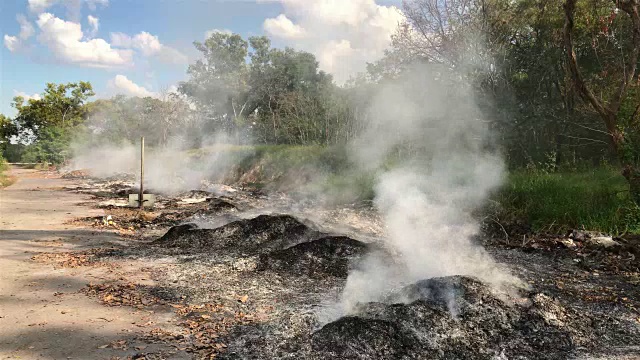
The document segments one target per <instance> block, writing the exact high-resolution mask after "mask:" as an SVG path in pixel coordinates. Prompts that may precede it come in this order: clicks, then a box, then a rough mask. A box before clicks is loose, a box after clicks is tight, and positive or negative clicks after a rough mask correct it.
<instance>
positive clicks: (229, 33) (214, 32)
mask: <svg viewBox="0 0 640 360" xmlns="http://www.w3.org/2000/svg"><path fill="white" fill-rule="evenodd" d="M216 33H222V34H227V35H231V34H233V31H231V30H229V29H211V30H207V31H205V32H204V39H205V40H206V39H208V38H210V37H211V35H213V34H216Z"/></svg>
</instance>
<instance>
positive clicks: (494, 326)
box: [300, 276, 579, 359]
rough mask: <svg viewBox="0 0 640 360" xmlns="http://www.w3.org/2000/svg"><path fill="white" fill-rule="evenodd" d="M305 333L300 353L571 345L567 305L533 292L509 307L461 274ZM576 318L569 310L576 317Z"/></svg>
mask: <svg viewBox="0 0 640 360" xmlns="http://www.w3.org/2000/svg"><path fill="white" fill-rule="evenodd" d="M394 297H395V299H396V300H400V299H403V300H406V301H407V302H405V303H393V304H384V303H367V304H363V305H362V306H361V308H360V309H359V310H358V311H357V313H356V314H355V315H353V316H346V317H343V318H340V319H338V320H337V321H334V322H332V323H329V324H327V325H325V326H324V327H322V328H321V329H320V330H318V331H316V332H315V333H314V334H313V335H312V336H311V343H310V347H309V348H308V349H307V350H306V351H308V353H305V354H300V355H301V356H300V357H301V358H307V359H566V358H567V357H569V356H570V355H571V354H572V352H573V351H574V350H575V348H576V346H575V342H574V335H575V336H579V335H576V331H577V330H575V328H572V327H571V326H570V325H569V324H568V323H567V321H568V318H569V316H568V315H567V311H566V310H565V309H564V308H562V306H561V305H559V304H558V303H557V302H555V301H554V300H552V299H551V298H549V297H547V296H545V295H542V294H538V295H535V296H534V297H532V298H531V299H529V301H528V303H529V304H528V305H527V306H519V305H511V304H507V303H506V302H504V301H502V300H500V299H499V298H497V297H496V296H495V295H493V294H492V292H491V291H490V289H489V287H488V286H486V285H484V284H483V283H481V282H480V281H478V280H476V279H474V278H469V277H462V276H451V277H443V278H434V279H429V280H424V281H420V282H418V283H416V284H413V285H410V286H408V287H406V288H404V289H402V290H401V291H400V292H399V293H398V294H395V295H393V296H392V297H390V298H389V299H393V298H394ZM576 316H577V315H576Z"/></svg>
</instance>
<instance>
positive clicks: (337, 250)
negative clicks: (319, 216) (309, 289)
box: [256, 236, 368, 278]
mask: <svg viewBox="0 0 640 360" xmlns="http://www.w3.org/2000/svg"><path fill="white" fill-rule="evenodd" d="M367 251H368V246H367V244H365V243H363V242H360V241H358V240H354V239H351V238H348V237H345V236H328V237H324V238H322V239H318V240H314V241H310V242H305V243H301V244H298V245H295V246H292V247H290V248H287V249H284V250H278V251H274V252H271V253H268V254H263V255H260V258H259V260H258V265H257V267H256V270H258V271H265V270H271V271H274V272H277V273H282V274H290V275H295V276H300V275H306V276H308V277H310V278H323V277H326V276H335V277H339V278H346V277H347V275H348V274H349V269H350V268H349V265H350V263H351V261H353V260H355V259H357V258H359V257H360V256H362V255H364V254H365V253H366V252H367Z"/></svg>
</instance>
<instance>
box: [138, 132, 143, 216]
mask: <svg viewBox="0 0 640 360" xmlns="http://www.w3.org/2000/svg"><path fill="white" fill-rule="evenodd" d="M143 205H144V136H142V137H141V138H140V193H139V195H138V207H139V208H140V209H142V206H143Z"/></svg>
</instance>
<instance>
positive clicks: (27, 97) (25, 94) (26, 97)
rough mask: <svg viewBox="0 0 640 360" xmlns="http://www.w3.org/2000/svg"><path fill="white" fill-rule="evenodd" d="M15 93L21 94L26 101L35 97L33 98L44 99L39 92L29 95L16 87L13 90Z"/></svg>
mask: <svg viewBox="0 0 640 360" xmlns="http://www.w3.org/2000/svg"><path fill="white" fill-rule="evenodd" d="M13 95H14V96H21V97H22V98H24V100H25V101H29V100H31V99H33V100H40V99H42V97H41V96H40V94H38V93H36V94H33V95H29V94H27V93H25V92H24V91H18V90H15V89H14V90H13Z"/></svg>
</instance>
